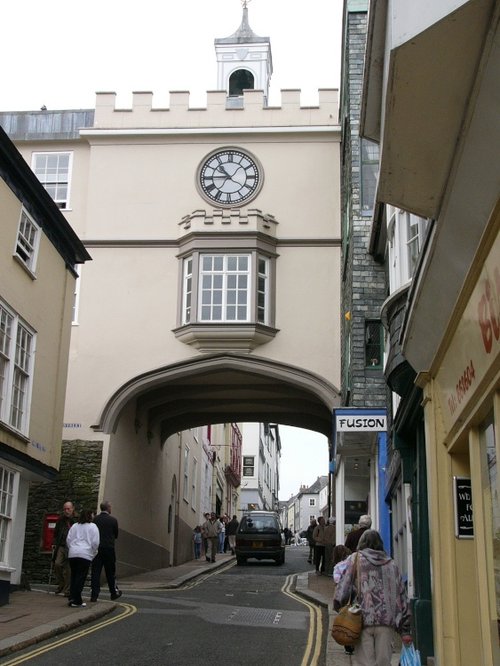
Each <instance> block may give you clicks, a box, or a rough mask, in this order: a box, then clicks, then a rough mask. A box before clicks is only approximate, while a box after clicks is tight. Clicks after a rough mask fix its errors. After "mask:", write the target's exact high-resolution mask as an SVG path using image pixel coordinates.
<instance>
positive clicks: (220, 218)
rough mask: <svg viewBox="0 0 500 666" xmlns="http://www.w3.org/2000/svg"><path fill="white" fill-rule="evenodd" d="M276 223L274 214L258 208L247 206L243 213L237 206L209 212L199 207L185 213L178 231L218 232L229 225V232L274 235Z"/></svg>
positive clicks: (181, 233) (183, 233)
mask: <svg viewBox="0 0 500 666" xmlns="http://www.w3.org/2000/svg"><path fill="white" fill-rule="evenodd" d="M277 224H278V222H277V220H276V219H275V217H274V215H270V214H264V213H263V212H262V211H261V210H259V209H258V208H249V209H248V210H247V211H246V212H245V213H244V212H242V211H241V209H239V208H236V209H233V208H230V209H220V208H214V209H212V211H211V212H207V211H206V210H202V209H201V210H194V211H193V212H192V213H190V214H189V215H185V216H184V217H183V218H182V220H181V221H180V222H179V231H180V235H181V236H183V235H185V234H186V233H187V232H189V233H197V232H198V233H200V232H203V233H207V232H214V233H217V234H220V232H221V231H224V230H227V229H228V228H229V227H230V231H231V232H234V231H243V232H250V233H262V234H266V235H268V236H275V235H276V226H277Z"/></svg>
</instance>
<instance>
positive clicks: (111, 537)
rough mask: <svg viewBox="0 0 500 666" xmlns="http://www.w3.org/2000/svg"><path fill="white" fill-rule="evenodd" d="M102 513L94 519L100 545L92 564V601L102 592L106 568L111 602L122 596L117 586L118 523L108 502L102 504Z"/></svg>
mask: <svg viewBox="0 0 500 666" xmlns="http://www.w3.org/2000/svg"><path fill="white" fill-rule="evenodd" d="M100 509H101V513H100V514H99V515H98V516H96V517H95V518H94V523H95V524H96V525H97V529H98V530H99V537H100V544H99V550H98V551H97V555H96V557H95V559H94V561H93V562H92V577H91V585H92V594H91V597H90V601H97V599H98V597H99V592H100V591H101V573H102V568H103V567H104V573H105V574H106V581H107V583H108V589H109V594H110V595H111V600H112V601H115V599H119V598H120V597H121V596H122V593H121V590H119V589H118V586H117V584H116V553H115V541H116V539H117V538H118V521H117V520H116V518H115V517H114V516H112V515H111V504H110V502H108V501H107V500H105V501H104V502H101V504H100Z"/></svg>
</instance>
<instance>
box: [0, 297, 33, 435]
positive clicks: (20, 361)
mask: <svg viewBox="0 0 500 666" xmlns="http://www.w3.org/2000/svg"><path fill="white" fill-rule="evenodd" d="M35 349H36V336H35V332H34V331H33V329H32V328H31V327H30V326H28V325H27V324H26V322H24V321H23V320H22V319H21V318H20V317H19V316H18V315H17V313H15V312H14V311H13V310H12V309H11V308H9V307H7V306H6V305H5V304H4V303H3V302H2V301H0V421H2V422H3V423H6V424H7V425H8V426H9V427H10V428H13V429H14V430H16V431H18V432H20V433H22V434H23V435H27V433H28V425H29V417H30V409H31V393H32V389H33V368H34V359H35Z"/></svg>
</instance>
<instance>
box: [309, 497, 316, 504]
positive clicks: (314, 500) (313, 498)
mask: <svg viewBox="0 0 500 666" xmlns="http://www.w3.org/2000/svg"><path fill="white" fill-rule="evenodd" d="M309 506H316V498H315V497H310V498H309Z"/></svg>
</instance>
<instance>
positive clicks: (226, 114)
mask: <svg viewBox="0 0 500 666" xmlns="http://www.w3.org/2000/svg"><path fill="white" fill-rule="evenodd" d="M239 100H241V105H237V108H235V106H234V105H233V104H231V105H228V103H227V102H228V97H227V93H226V91H225V90H214V91H208V92H207V105H206V107H205V108H191V107H190V106H189V92H188V91H172V92H170V100H169V102H170V103H169V107H168V108H166V109H165V108H154V107H153V93H152V92H134V93H133V101H132V108H131V109H117V108H116V93H114V92H98V93H97V97H96V107H95V118H94V128H95V129H127V128H136V129H146V128H149V129H154V128H172V129H173V128H176V129H179V128H186V129H192V128H199V129H200V130H201V129H204V128H238V127H290V126H294V127H295V126H299V127H315V126H316V127H319V126H335V125H337V123H338V90H336V89H320V90H319V91H318V102H319V103H318V106H304V107H302V106H300V90H282V91H281V106H279V107H270V106H266V103H265V97H264V92H263V91H262V90H245V91H243V96H242V98H239ZM231 101H233V98H231Z"/></svg>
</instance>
